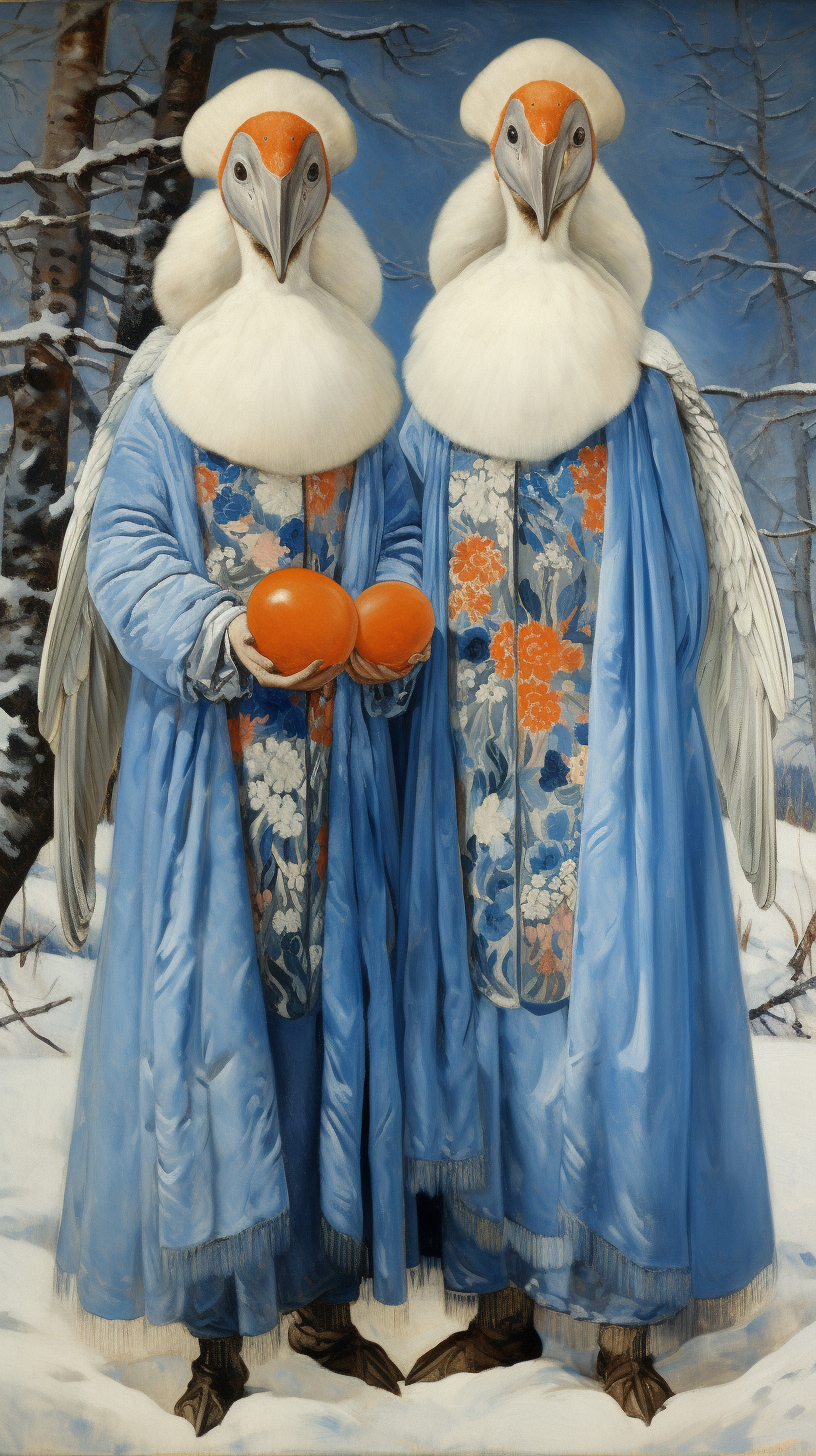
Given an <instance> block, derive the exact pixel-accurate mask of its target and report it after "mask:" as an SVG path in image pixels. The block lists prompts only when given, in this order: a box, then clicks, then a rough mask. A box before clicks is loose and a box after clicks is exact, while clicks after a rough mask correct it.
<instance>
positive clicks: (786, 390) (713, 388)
mask: <svg viewBox="0 0 816 1456" xmlns="http://www.w3.org/2000/svg"><path fill="white" fill-rule="evenodd" d="M0 337H2V336H1V335H0ZM700 393H701V394H724V395H727V396H728V397H729V398H731V399H738V400H739V401H740V403H741V404H754V403H755V402H756V401H757V400H760V399H779V398H783V397H785V396H790V395H793V396H794V397H797V396H799V397H801V396H802V395H803V394H816V384H776V385H774V386H773V388H772V389H755V390H751V389H737V388H736V387H735V386H733V385H730V384H703V385H701V386H700Z"/></svg>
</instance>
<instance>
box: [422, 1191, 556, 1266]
mask: <svg viewBox="0 0 816 1456" xmlns="http://www.w3.org/2000/svg"><path fill="white" fill-rule="evenodd" d="M449 1208H450V1211H451V1213H452V1214H453V1217H454V1218H455V1219H456V1222H457V1223H458V1224H459V1226H460V1228H461V1229H462V1230H463V1232H464V1233H466V1234H467V1235H468V1237H469V1238H471V1239H473V1241H474V1243H476V1244H478V1245H479V1248H480V1249H485V1250H487V1251H488V1252H489V1253H492V1254H499V1253H501V1251H502V1249H506V1248H508V1247H509V1248H511V1249H515V1251H516V1253H517V1254H519V1255H520V1257H521V1258H522V1259H523V1260H524V1262H525V1263H526V1264H531V1265H532V1266H533V1268H534V1269H560V1268H562V1267H563V1265H564V1264H565V1263H567V1262H568V1259H569V1248H568V1245H567V1241H566V1239H565V1238H564V1237H563V1236H562V1235H561V1234H534V1233H533V1232H532V1231H531V1230H530V1229H528V1228H525V1227H524V1225H523V1224H520V1223H514V1222H513V1220H512V1219H510V1218H505V1219H504V1220H503V1221H502V1222H501V1223H499V1222H498V1221H497V1220H495V1219H491V1218H485V1217H484V1216H483V1215H482V1214H479V1213H474V1211H473V1209H472V1208H470V1207H469V1206H468V1204H466V1203H465V1202H463V1200H462V1199H461V1198H457V1196H456V1194H455V1193H454V1194H453V1196H452V1197H451V1199H450V1203H449Z"/></svg>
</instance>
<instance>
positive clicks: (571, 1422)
mask: <svg viewBox="0 0 816 1456" xmlns="http://www.w3.org/2000/svg"><path fill="white" fill-rule="evenodd" d="M779 830H780V833H779V846H780V875H779V892H778V897H777V898H778V904H779V905H781V906H782V909H783V910H784V911H785V912H786V914H787V916H789V917H790V920H792V921H793V928H792V927H791V925H790V924H789V922H788V920H787V919H786V918H785V915H783V914H782V912H781V910H778V909H776V908H772V909H771V910H768V911H765V912H760V911H758V910H757V909H756V906H755V905H754V903H753V899H752V897H751V893H750V889H749V887H748V885H747V884H746V882H745V880H744V879H743V877H742V875H741V873H740V872H739V869H738V868H737V867H736V863H735V857H734V854H733V844H732V843H730V842H729V853H730V855H731V864H732V877H733V888H734V906H735V912H736V911H739V915H740V920H741V926H742V929H743V931H744V930H745V929H746V928H747V925H748V921H749V920H750V921H751V929H750V934H749V935H748V936H747V939H746V947H745V950H744V952H743V971H744V975H745V983H746V994H747V997H748V1003H749V1005H751V1006H753V1005H757V1004H759V1003H760V1002H762V1001H765V1000H766V999H767V998H768V996H769V995H772V994H774V993H775V992H777V991H778V990H781V989H783V988H784V986H785V985H786V984H788V983H789V981H790V974H791V973H790V970H786V969H785V966H786V962H787V960H788V959H789V957H790V955H791V952H792V950H793V948H794V935H797V936H798V935H801V934H802V932H803V930H804V927H805V926H806V925H807V922H808V920H809V919H810V916H811V914H812V913H813V910H814V908H816V835H813V834H807V833H804V832H803V831H799V830H796V829H794V828H792V827H791V826H790V825H787V824H780V826H779ZM100 838H101V844H100V851H101V853H100V871H101V874H100V886H99V902H100V903H99V905H98V907H97V915H96V918H95V922H94V927H93V928H92V932H91V936H90V938H89V944H88V947H87V948H86V953H84V954H83V955H82V956H71V955H68V954H67V953H66V952H65V947H64V945H63V943H62V941H61V938H60V935H59V931H58V929H57V923H58V919H57V911H56V905H55V899H54V886H53V875H52V873H51V870H50V867H49V864H48V852H47V851H46V852H45V853H44V855H43V857H42V859H41V862H40V863H39V864H38V865H36V866H35V868H34V870H33V871H32V873H31V875H30V876H29V879H28V882H27V885H26V904H25V920H24V926H25V935H26V938H31V936H32V935H33V934H40V933H42V932H44V931H49V934H48V936H47V938H46V940H45V941H44V942H43V944H42V946H41V947H40V950H39V952H36V953H34V952H32V953H30V954H29V956H28V957H27V959H26V962H25V965H24V966H20V964H19V958H17V957H15V958H14V959H6V960H4V961H2V963H0V976H2V977H3V979H4V980H5V981H6V982H7V984H8V986H9V989H10V990H11V993H12V995H13V996H14V998H15V1001H16V1002H17V1004H18V1005H20V1006H23V1007H27V1006H33V1005H39V1004H42V1003H43V1002H45V1001H50V1000H59V999H60V998H61V997H64V996H70V997H72V1000H71V1001H70V1002H67V1003H66V1004H64V1005H62V1006H59V1007H57V1008H56V1009H55V1010H53V1011H50V1012H49V1013H48V1014H47V1015H45V1016H42V1017H39V1018H37V1019H36V1021H34V1022H32V1026H33V1027H35V1028H36V1029H37V1030H39V1031H40V1032H41V1033H42V1034H43V1035H46V1036H48V1037H49V1038H50V1039H51V1040H52V1041H53V1042H55V1043H56V1044H57V1045H58V1046H60V1047H63V1048H65V1049H66V1051H67V1052H68V1053H69V1054H68V1055H67V1056H61V1055H59V1054H58V1053H57V1052H56V1051H54V1050H52V1049H51V1048H49V1047H47V1046H45V1045H44V1044H43V1043H42V1042H39V1041H36V1040H35V1039H34V1038H33V1037H32V1036H31V1035H30V1034H29V1033H28V1032H27V1031H26V1030H25V1029H24V1028H23V1027H22V1026H20V1025H19V1024H17V1025H12V1026H9V1027H7V1028H5V1029H2V1030H0V1452H2V1453H4V1456H5V1453H9V1456H10V1453H15V1456H17V1453H26V1456H34V1453H66V1456H67V1453H78V1456H79V1453H82V1456H91V1453H97V1452H98V1453H102V1452H105V1453H108V1452H110V1453H113V1452H139V1453H145V1456H147V1453H159V1452H177V1451H193V1450H197V1451H200V1452H202V1453H207V1452H211V1453H212V1452H257V1453H273V1452H275V1453H277V1452H281V1453H283V1452H304V1453H305V1452H318V1451H319V1452H324V1451H325V1452H347V1453H363V1452H385V1451H388V1452H392V1451H393V1452H410V1453H420V1452H478V1453H490V1452H508V1453H509V1452H518V1453H539V1452H540V1453H545V1452H547V1453H549V1452H553V1453H555V1452H558V1453H572V1452H577V1453H585V1452H596V1453H600V1452H610V1453H612V1452H641V1451H644V1452H646V1451H648V1452H742V1451H759V1450H762V1451H766V1450H770V1449H773V1450H774V1451H779V1452H785V1453H786V1456H788V1453H790V1456H798V1453H805V1452H814V1451H816V1117H814V1108H816V1049H815V1048H816V999H814V997H813V995H812V993H809V994H807V995H806V996H803V997H800V998H799V999H798V1001H797V1002H796V1003H795V1006H796V1008H797V1010H798V1019H799V1022H800V1023H801V1030H800V1031H797V1029H796V1027H795V1026H794V1025H793V1023H794V1020H795V1016H794V1012H793V1010H791V1011H789V1012H788V1013H786V1014H785V1016H784V1020H782V1021H779V1022H777V1021H774V1020H772V1019H767V1020H766V1023H765V1026H760V1025H759V1023H758V1022H754V1023H753V1026H754V1029H755V1031H757V1033H758V1034H757V1035H756V1037H755V1039H754V1050H755V1059H756V1069H757V1078H758V1083H759V1095H760V1102H761V1106H762V1117H763V1127H764V1132H765V1140H766V1146H767V1152H768V1161H769V1168H770V1176H771V1187H772V1193H773V1200H774V1211H775V1218H776V1232H777V1239H778V1248H779V1280H778V1284H777V1287H776V1290H775V1293H774V1295H773V1297H772V1299H771V1301H770V1302H769V1304H768V1306H767V1307H766V1309H765V1310H764V1312H763V1313H762V1314H761V1315H760V1316H759V1317H758V1318H756V1319H755V1320H754V1321H753V1322H752V1323H751V1324H750V1325H748V1326H747V1327H746V1328H744V1329H742V1330H736V1331H730V1332H727V1333H725V1334H720V1335H711V1336H705V1337H703V1338H701V1339H697V1340H694V1341H692V1342H691V1343H689V1344H688V1345H686V1346H685V1347H684V1348H683V1349H682V1350H680V1351H679V1352H678V1353H677V1354H676V1355H675V1356H673V1357H672V1358H671V1359H668V1360H665V1361H663V1362H661V1369H662V1370H663V1373H664V1374H665V1376H666V1378H667V1379H668V1381H669V1383H670V1384H671V1385H672V1387H673V1388H674V1389H675V1390H676V1391H677V1395H676V1396H675V1398H674V1399H673V1400H672V1401H671V1402H670V1404H669V1405H668V1407H667V1408H666V1410H665V1411H663V1412H662V1413H661V1414H660V1415H658V1416H657V1417H656V1418H655V1420H654V1422H653V1424H652V1426H651V1427H650V1428H649V1429H648V1430H647V1429H646V1428H645V1427H644V1426H642V1425H641V1424H640V1422H636V1421H631V1420H629V1419H628V1418H627V1417H626V1416H624V1415H623V1414H622V1412H621V1411H620V1410H619V1409H618V1407H617V1406H616V1405H615V1404H614V1402H613V1401H612V1400H610V1399H609V1397H608V1396H605V1395H604V1394H603V1393H602V1392H601V1391H600V1389H599V1387H598V1386H597V1384H596V1383H595V1382H594V1381H593V1380H592V1379H591V1378H590V1376H589V1357H588V1356H586V1355H585V1356H582V1357H581V1362H582V1363H580V1362H579V1363H580V1368H575V1367H574V1366H570V1365H567V1364H564V1363H563V1362H562V1361H560V1360H559V1359H557V1358H549V1359H548V1358H545V1359H542V1360H539V1361H536V1362H533V1363H531V1364H527V1365H521V1366H517V1367H516V1368H515V1369H511V1370H506V1371H494V1372H491V1373H489V1374H483V1375H478V1376H471V1375H458V1376H454V1377H452V1378H450V1379H448V1380H446V1381H442V1382H441V1383H439V1384H437V1385H420V1386H413V1387H408V1388H405V1390H404V1393H403V1396H402V1398H401V1399H400V1400H397V1399H395V1398H394V1397H393V1396H389V1395H385V1394H383V1393H381V1392H378V1391H374V1390H371V1389H369V1388H368V1387H367V1386H364V1385H361V1384H360V1383H358V1382H357V1381H352V1380H348V1379H346V1378H345V1377H343V1376H335V1375H332V1374H330V1373H328V1372H326V1371H323V1370H321V1369H320V1368H319V1367H318V1366H317V1365H315V1364H314V1363H313V1362H312V1361H310V1360H308V1359H307V1358H306V1357H304V1356H300V1355H295V1354H294V1353H293V1352H292V1351H291V1350H290V1349H289V1347H288V1345H287V1344H286V1342H285V1341H284V1344H283V1346H282V1348H281V1350H280V1353H279V1354H278V1355H277V1356H276V1357H275V1358H274V1359H273V1360H271V1361H270V1362H269V1363H268V1364H266V1365H264V1366H263V1367H260V1368H255V1369H253V1371H252V1377H251V1382H250V1385H249V1399H246V1400H243V1401H240V1402H239V1403H238V1404H237V1405H236V1406H234V1407H233V1409H232V1410H231V1411H230V1412H229V1414H228V1416H227V1419H226V1421H225V1422H224V1424H223V1426H222V1427H221V1428H220V1429H219V1430H217V1431H214V1432H212V1433H211V1434H210V1435H209V1436H206V1437H204V1438H203V1439H202V1440H199V1441H196V1438H195V1436H194V1435H193V1432H192V1429H191V1428H190V1426H189V1425H187V1423H186V1422H184V1421H181V1420H178V1419H177V1418H176V1417H175V1416H173V1414H172V1408H173V1403H174V1401H175V1400H176V1398H177V1397H178V1395H179V1393H180V1392H181V1390H182V1389H183V1388H184V1386H185V1384H186V1382H187V1378H188V1365H187V1362H186V1360H185V1359H184V1358H182V1357H181V1356H154V1357H152V1358H141V1359H136V1360H132V1361H129V1362H128V1361H121V1360H120V1361H111V1360H110V1359H106V1358H105V1357H103V1356H102V1355H100V1354H99V1353H97V1352H96V1351H94V1350H91V1349H88V1348H86V1347H85V1346H84V1345H83V1344H82V1343H81V1342H80V1341H79V1339H78V1337H77V1335H76V1331H75V1326H74V1319H73V1316H72V1314H71V1313H70V1311H68V1310H66V1309H65V1308H63V1307H62V1306H61V1305H60V1304H59V1303H58V1302H57V1301H56V1300H55V1298H54V1295H53V1293H52V1277H53V1251H54V1246H55V1242H56V1231H57V1223H58V1218H59V1209H60V1202H61V1196H62V1183H63V1178H64V1174H65V1161H66V1157H67V1150H68V1138H69V1133H70V1127H71V1119H72V1115H73V1103H74V1094H75V1087H76V1078H77V1070H78V1054H79V1050H80V1046H81V1040H82V1028H83V1024H84V1018H85V1010H86V1005H87V996H88V990H89V987H90V982H91V977H92V974H93V956H94V955H95V953H96V946H97V944H98V933H99V924H100V921H101V909H102V904H103V901H104V881H105V876H104V864H105V856H106V853H107V852H109V844H110V831H109V830H105V831H103V832H102V834H101V836H100ZM21 910H22V904H21V901H20V900H19V899H18V901H17V902H15V905H14V906H13V907H12V912H11V913H10V915H9V916H8V917H7V919H6V921H5V924H4V931H5V933H6V934H7V935H11V937H12V939H13V940H15V941H16V939H17V934H18V932H19V929H20V919H21ZM812 973H813V972H812V971H811V970H810V967H809V966H806V968H805V974H806V975H811V974H812ZM3 999H4V998H3V997H2V996H0V1000H3ZM5 1014H8V1010H7V1009H6V1010H5V1011H2V1012H0V1015H5ZM779 1014H780V1015H781V1014H782V1013H779ZM811 1032H812V1033H814V1040H813V1041H811V1040H810V1039H809V1034H810V1033H811ZM771 1033H773V1034H771ZM355 1318H356V1319H357V1322H358V1323H359V1325H360V1327H361V1328H362V1329H363V1330H364V1332H365V1333H367V1334H371V1335H374V1336H375V1337H376V1338H378V1339H380V1340H381V1342H382V1343H383V1344H384V1345H385V1346H386V1347H387V1349H388V1351H389V1353H390V1354H391V1355H392V1357H393V1358H394V1359H395V1360H396V1361H397V1363H398V1364H399V1365H400V1366H401V1368H402V1369H403V1370H407V1369H408V1368H409V1367H410V1366H411V1364H412V1363H413V1361H414V1359H415V1358H416V1356H417V1355H418V1354H419V1353H420V1352H421V1351H422V1350H424V1349H426V1348H427V1347H428V1346H429V1345H430V1344H432V1343H434V1342H435V1341H436V1340H438V1339H440V1338H441V1337H442V1336H443V1335H444V1334H446V1333H448V1332H449V1331H450V1330H452V1329H454V1328H455V1327H456V1325H455V1322H454V1321H452V1320H449V1319H447V1318H446V1316H445V1313H444V1310H443V1307H442V1298H441V1292H440V1290H439V1288H438V1286H434V1285H433V1284H431V1285H429V1286H426V1287H425V1288H423V1289H420V1290H417V1291H416V1292H415V1293H414V1294H413V1295H412V1297H411V1301H410V1305H409V1319H408V1323H407V1325H406V1326H405V1328H403V1329H401V1330H399V1331H398V1332H396V1333H395V1332H394V1331H393V1330H390V1329H389V1328H388V1327H387V1326H384V1325H378V1323H377V1316H376V1314H374V1313H372V1312H371V1311H370V1310H369V1309H368V1308H365V1307H362V1306H361V1307H359V1309H358V1311H357V1313H356V1316H355Z"/></svg>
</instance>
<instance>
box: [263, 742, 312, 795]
mask: <svg viewBox="0 0 816 1456" xmlns="http://www.w3.org/2000/svg"><path fill="white" fill-rule="evenodd" d="M264 747H265V748H266V750H267V751H266V762H265V764H264V768H263V776H264V778H265V780H266V782H267V783H268V784H269V787H270V788H271V789H272V791H273V793H275V794H286V793H290V792H292V791H294V790H296V789H299V788H300V787H301V785H303V784H304V782H305V778H306V773H305V769H304V766H303V760H302V759H301V756H300V754H299V752H298V750H297V749H296V748H295V746H294V744H292V743H290V742H289V741H288V740H287V739H285V738H284V739H283V740H282V742H280V743H276V742H275V740H274V738H268V739H267V740H266V743H265V744H264Z"/></svg>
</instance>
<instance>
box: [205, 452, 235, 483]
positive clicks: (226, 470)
mask: <svg viewBox="0 0 816 1456" xmlns="http://www.w3.org/2000/svg"><path fill="white" fill-rule="evenodd" d="M196 460H197V462H198V464H199V465H206V467H207V469H208V470H214V471H215V473H216V475H217V476H218V478H219V480H220V481H221V483H222V485H232V484H233V482H234V481H236V480H237V479H238V477H239V475H240V474H241V467H240V465H230V463H229V461H228V460H225V459H224V456H223V455H216V454H215V452H214V451H213V450H203V449H202V448H201V446H200V445H199V446H197V447H196Z"/></svg>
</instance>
